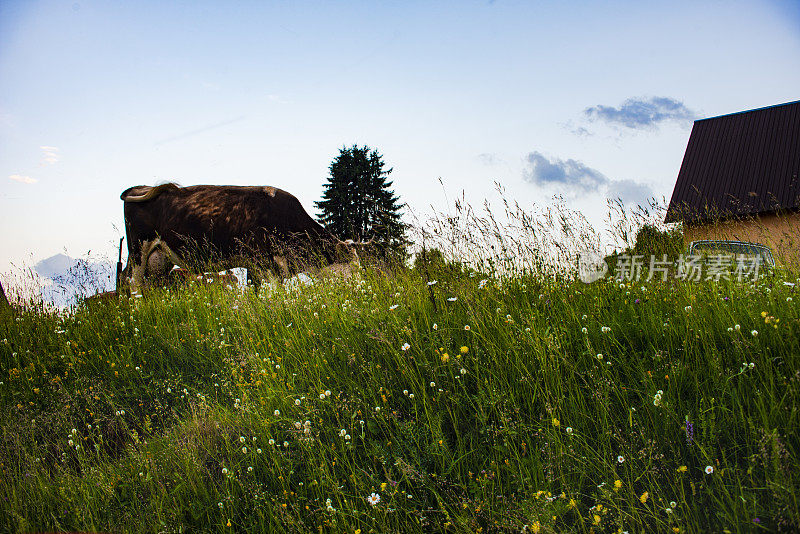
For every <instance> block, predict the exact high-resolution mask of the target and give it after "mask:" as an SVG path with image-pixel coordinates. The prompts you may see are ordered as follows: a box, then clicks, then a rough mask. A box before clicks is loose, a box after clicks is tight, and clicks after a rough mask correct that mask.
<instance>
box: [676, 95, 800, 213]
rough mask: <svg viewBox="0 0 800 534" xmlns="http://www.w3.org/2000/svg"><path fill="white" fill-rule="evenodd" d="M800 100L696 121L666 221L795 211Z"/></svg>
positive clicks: (799, 192)
mask: <svg viewBox="0 0 800 534" xmlns="http://www.w3.org/2000/svg"><path fill="white" fill-rule="evenodd" d="M799 175H800V100H799V101H797V102H790V103H788V104H780V105H777V106H770V107H767V108H761V109H754V110H751V111H743V112H740V113H733V114H731V115H723V116H721V117H713V118H709V119H702V120H698V121H695V123H694V127H693V128H692V135H691V136H690V137H689V144H688V146H687V147H686V154H684V156H683V163H682V164H681V170H680V172H679V173H678V181H677V183H676V184H675V190H674V191H673V192H672V200H670V203H669V208H667V216H666V219H665V222H668V223H669V222H677V221H687V222H700V221H708V220H711V219H717V218H730V217H742V216H749V215H757V214H760V213H766V212H775V211H780V210H797V209H799V208H800V179H799V178H798V176H799Z"/></svg>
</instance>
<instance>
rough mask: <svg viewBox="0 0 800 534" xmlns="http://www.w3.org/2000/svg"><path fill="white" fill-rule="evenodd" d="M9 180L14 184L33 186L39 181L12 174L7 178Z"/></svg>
mask: <svg viewBox="0 0 800 534" xmlns="http://www.w3.org/2000/svg"><path fill="white" fill-rule="evenodd" d="M8 178H9V179H10V180H14V181H15V182H20V183H23V184H35V183H36V182H38V181H39V180H37V179H36V178H31V177H30V176H23V175H22V174H12V175H11V176H9V177H8Z"/></svg>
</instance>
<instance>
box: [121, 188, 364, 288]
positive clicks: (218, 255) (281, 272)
mask: <svg viewBox="0 0 800 534" xmlns="http://www.w3.org/2000/svg"><path fill="white" fill-rule="evenodd" d="M120 198H121V199H122V200H123V201H124V211H125V232H126V236H127V241H128V264H127V266H126V267H125V270H124V276H123V277H124V278H125V279H127V280H129V283H130V289H131V292H134V293H136V292H139V291H140V290H141V288H142V285H143V283H144V280H145V279H146V278H149V279H159V278H163V277H165V276H167V275H168V274H169V270H170V269H171V268H172V266H173V265H178V266H180V267H182V268H184V269H187V270H189V271H194V272H203V271H205V270H207V269H209V268H213V269H220V268H231V267H244V268H246V269H247V270H248V278H249V279H250V280H251V281H253V282H254V283H256V284H258V283H259V282H260V281H261V280H262V279H263V278H265V277H266V276H267V274H269V273H271V274H273V275H275V276H277V277H279V278H287V277H289V276H291V275H292V274H294V273H296V272H300V271H301V270H303V269H305V268H307V267H309V266H311V267H314V266H319V267H324V266H329V265H335V264H347V263H350V262H353V261H355V262H357V261H358V255H357V253H356V251H355V247H354V246H353V245H352V244H351V243H345V242H343V241H340V240H339V239H337V238H336V237H335V236H334V235H332V234H331V233H330V232H328V231H327V230H325V228H323V227H322V226H321V225H320V224H319V223H317V222H316V221H315V220H314V219H312V218H311V217H310V216H309V215H308V213H306V211H305V209H303V206H302V205H301V204H300V201H299V200H297V198H295V197H294V196H293V195H291V194H290V193H287V192H286V191H283V190H281V189H277V188H275V187H265V186H234V185H196V186H190V187H179V186H177V185H175V184H172V183H168V184H162V185H159V186H155V187H151V186H144V185H142V186H136V187H131V188H129V189H126V190H125V191H124V192H123V193H122V195H121V196H120Z"/></svg>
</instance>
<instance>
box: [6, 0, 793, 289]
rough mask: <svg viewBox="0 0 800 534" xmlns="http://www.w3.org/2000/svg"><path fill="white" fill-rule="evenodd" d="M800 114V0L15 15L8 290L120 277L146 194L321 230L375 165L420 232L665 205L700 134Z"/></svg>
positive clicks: (141, 8)
mask: <svg viewBox="0 0 800 534" xmlns="http://www.w3.org/2000/svg"><path fill="white" fill-rule="evenodd" d="M798 99H800V3H798V2H778V1H743V2H737V1H732V2H728V1H726V2H719V1H718V2H698V1H692V2H680V1H671V2H640V1H637V2H614V1H609V2H507V1H504V0H496V1H494V2H468V1H459V2H431V3H428V2H415V1H406V2H279V1H273V2H202V1H198V2H147V1H140V2H93V1H80V2H75V1H66V2H61V1H35V0H26V1H19V2H15V1H9V0H2V1H0V273H3V272H8V271H9V270H12V266H13V268H21V267H24V266H33V265H35V264H36V263H37V262H40V261H42V260H46V259H48V258H52V257H53V256H54V255H57V254H65V255H67V256H68V257H70V258H77V257H83V256H85V255H86V254H87V252H89V251H91V254H92V257H101V258H109V259H113V261H116V247H117V245H118V242H119V238H120V237H121V236H122V235H123V234H124V223H123V212H122V201H121V200H120V199H119V195H120V193H121V192H122V191H123V190H125V189H127V188H128V187H130V186H133V185H140V184H145V185H154V184H157V183H161V182H164V181H175V182H178V183H179V184H181V185H194V184H237V185H256V184H258V185H271V186H275V187H279V188H282V189H285V190H287V191H289V192H290V193H292V194H294V195H295V196H296V197H298V199H300V201H301V203H302V204H303V205H304V206H305V208H306V210H307V211H308V212H309V213H310V214H312V215H314V216H315V215H317V212H316V210H315V208H314V202H315V201H318V200H320V198H321V195H322V191H323V184H324V183H325V182H326V179H327V176H328V166H329V165H330V163H331V161H332V160H333V158H335V157H336V155H337V154H338V152H339V149H340V148H342V147H344V146H352V145H353V144H358V145H364V144H366V145H369V146H370V147H372V148H375V149H377V150H378V151H379V152H380V153H381V154H382V155H383V157H384V161H385V162H386V164H387V166H388V167H391V168H393V172H392V174H391V179H392V180H393V182H394V190H395V192H396V193H397V194H398V195H399V197H400V199H401V201H402V202H405V203H407V208H406V214H407V216H410V215H411V214H414V215H416V216H417V217H418V218H423V219H424V217H425V216H426V214H429V213H431V212H432V210H439V211H441V210H446V209H448V206H449V205H450V203H452V201H453V199H454V198H456V197H460V196H461V195H462V194H463V195H464V197H465V198H466V199H467V200H468V201H469V202H471V203H473V204H474V205H477V206H479V205H481V204H482V203H483V200H484V199H489V200H492V201H494V200H496V199H497V195H498V194H497V192H496V190H495V182H499V183H500V184H501V185H502V186H503V187H504V188H505V195H506V197H507V198H508V199H510V200H511V201H516V202H519V204H520V205H522V206H523V207H527V206H534V205H536V206H542V205H546V204H547V203H548V202H549V201H550V199H552V197H553V195H554V194H560V195H562V196H563V197H564V198H565V201H566V203H567V204H568V206H569V207H570V208H572V209H577V210H581V211H583V212H584V213H585V214H586V215H587V217H589V219H590V220H591V221H592V222H593V223H595V224H597V225H602V219H603V216H604V215H605V199H606V198H609V197H614V198H615V197H620V198H622V199H623V200H624V201H625V202H626V203H627V204H635V203H641V202H644V201H645V199H646V198H648V197H650V196H655V197H657V198H661V197H665V198H666V200H667V201H668V200H669V197H670V195H671V193H672V189H673V187H674V185H675V180H676V177H677V174H678V170H679V168H680V164H681V161H682V158H683V153H684V150H685V148H686V143H687V141H688V139H689V134H690V132H691V127H692V123H693V121H694V120H695V119H699V118H704V117H712V116H717V115H723V114H727V113H733V112H737V111H744V110H748V109H754V108H759V107H764V106H769V105H774V104H780V103H784V102H790V101H795V100H798Z"/></svg>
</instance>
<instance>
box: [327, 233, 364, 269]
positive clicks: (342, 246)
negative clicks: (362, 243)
mask: <svg viewBox="0 0 800 534" xmlns="http://www.w3.org/2000/svg"><path fill="white" fill-rule="evenodd" d="M357 249H358V245H357V244H356V243H355V241H353V240H352V239H347V240H345V241H337V242H336V246H335V250H334V258H333V262H334V263H356V264H360V258H359V256H358V250H357Z"/></svg>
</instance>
